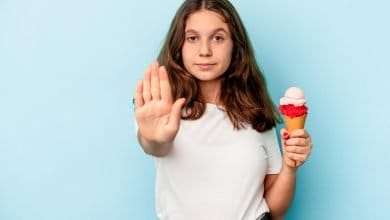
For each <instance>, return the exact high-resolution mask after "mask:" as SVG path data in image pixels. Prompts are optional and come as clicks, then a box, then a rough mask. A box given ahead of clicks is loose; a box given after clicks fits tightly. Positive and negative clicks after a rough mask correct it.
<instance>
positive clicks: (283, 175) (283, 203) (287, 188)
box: [265, 165, 296, 219]
mask: <svg viewBox="0 0 390 220" xmlns="http://www.w3.org/2000/svg"><path fill="white" fill-rule="evenodd" d="M295 182H296V168H289V167H287V166H286V165H283V168H282V170H281V172H280V173H279V175H278V177H277V179H276V180H275V182H274V183H273V184H272V186H271V187H270V188H269V189H268V190H267V191H266V194H265V199H266V201H267V204H268V207H269V209H270V212H271V215H272V217H273V219H283V216H284V215H285V214H286V213H287V211H288V209H289V207H290V205H291V203H292V201H293V198H294V192H295Z"/></svg>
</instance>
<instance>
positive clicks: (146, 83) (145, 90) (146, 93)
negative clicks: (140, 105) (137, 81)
mask: <svg viewBox="0 0 390 220" xmlns="http://www.w3.org/2000/svg"><path fill="white" fill-rule="evenodd" d="M150 75H151V67H150V66H149V67H148V68H146V70H145V74H144V80H143V85H142V97H143V99H144V103H148V102H150V101H151V100H152V95H151V94H150V78H151V76H150Z"/></svg>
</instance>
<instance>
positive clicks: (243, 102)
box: [158, 0, 280, 132]
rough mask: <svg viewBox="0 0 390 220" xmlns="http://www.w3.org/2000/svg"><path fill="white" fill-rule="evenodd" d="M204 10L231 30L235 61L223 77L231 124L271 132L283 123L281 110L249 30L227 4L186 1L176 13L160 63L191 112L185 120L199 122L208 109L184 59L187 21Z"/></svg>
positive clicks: (222, 1) (216, 0)
mask: <svg viewBox="0 0 390 220" xmlns="http://www.w3.org/2000/svg"><path fill="white" fill-rule="evenodd" d="M201 9H206V10H210V11H213V12H216V13H218V14H220V15H221V16H222V17H223V18H224V20H225V22H226V23H227V24H228V26H229V28H230V32H231V37H232V41H233V53H232V59H231V60H232V61H231V63H230V66H229V68H228V69H227V70H226V72H225V73H224V74H223V76H222V85H221V93H220V99H221V102H222V103H223V107H224V110H225V111H226V113H227V115H228V117H229V119H230V121H231V122H232V124H233V126H234V127H235V128H236V129H240V128H243V127H245V123H248V124H250V125H252V128H253V129H256V130H257V131H259V132H262V131H266V130H268V129H271V128H272V127H274V126H275V125H276V122H279V121H280V117H279V114H278V111H277V108H276V107H275V106H274V105H273V103H272V100H271V98H270V97H269V94H268V92H267V87H266V82H265V79H264V76H263V74H262V73H261V71H260V69H259V67H258V65H257V63H256V60H255V57H254V52H253V49H252V46H251V43H250V41H249V38H248V36H247V33H246V30H245V27H244V25H243V23H242V21H241V19H240V17H239V15H238V13H237V11H236V10H235V8H234V6H233V5H232V4H231V3H230V2H229V1H227V0H187V1H185V2H184V3H183V4H182V5H181V6H180V8H179V9H178V11H177V12H176V15H175V17H174V19H173V21H172V23H171V26H170V29H169V31H168V34H167V37H166V39H165V42H164V44H163V47H162V49H161V51H160V54H159V56H158V61H159V62H160V64H161V65H164V66H165V67H166V69H167V71H168V77H169V81H170V83H171V88H172V96H173V98H174V100H175V99H178V98H181V97H185V98H186V104H185V109H186V110H187V111H186V114H184V115H182V118H183V119H192V120H194V119H198V118H200V117H201V116H202V115H203V113H204V111H205V108H206V103H205V102H204V101H202V97H201V95H200V91H199V86H198V83H197V79H196V78H195V77H193V76H192V75H191V74H190V73H189V72H188V71H187V70H186V69H185V67H184V65H183V60H182V56H181V49H182V46H183V43H184V38H185V33H184V32H185V25H186V21H187V18H188V17H189V15H191V14H192V13H194V12H196V11H199V10H201Z"/></svg>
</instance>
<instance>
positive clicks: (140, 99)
mask: <svg viewBox="0 0 390 220" xmlns="http://www.w3.org/2000/svg"><path fill="white" fill-rule="evenodd" d="M142 86H143V82H142V80H140V81H138V83H137V87H136V90H135V109H137V108H139V107H141V106H143V105H144V100H143V97H142Z"/></svg>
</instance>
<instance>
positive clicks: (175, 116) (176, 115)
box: [168, 98, 185, 127]
mask: <svg viewBox="0 0 390 220" xmlns="http://www.w3.org/2000/svg"><path fill="white" fill-rule="evenodd" d="M184 103H185V98H181V99H178V100H176V102H175V103H174V104H173V106H172V111H171V114H170V116H169V122H168V123H169V125H170V126H171V127H179V123H180V119H181V109H182V107H183V105H184Z"/></svg>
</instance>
